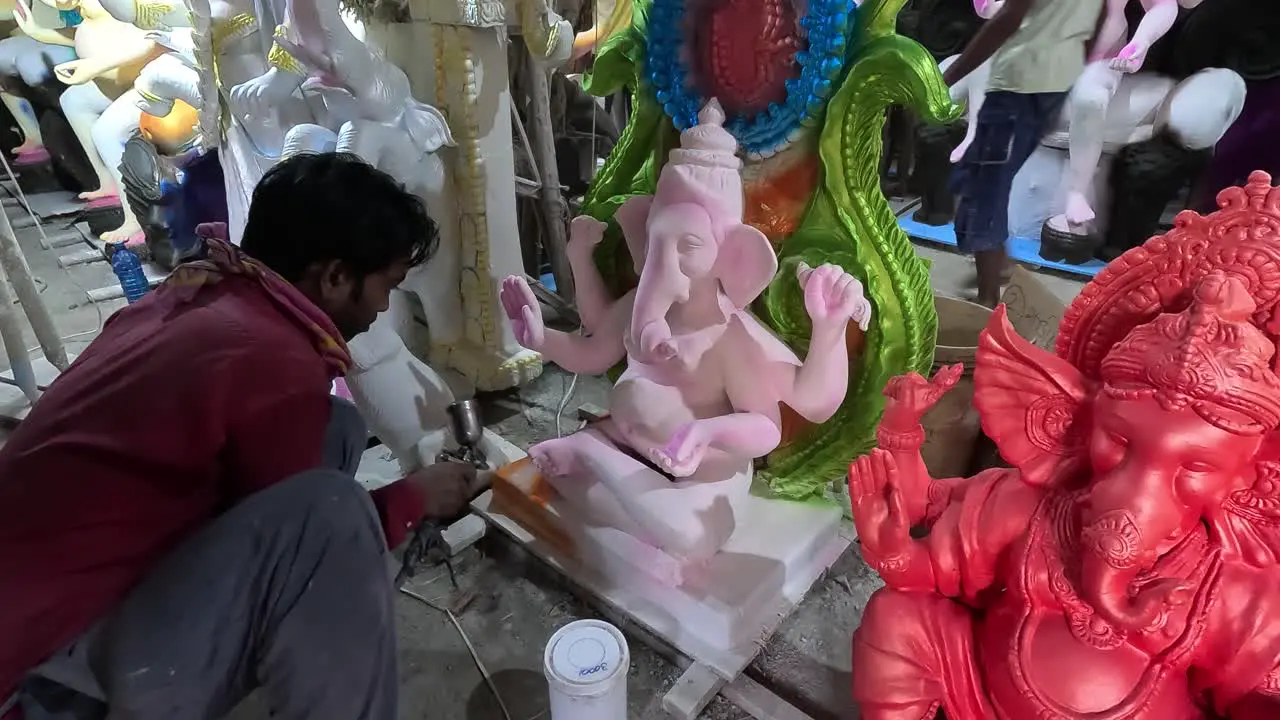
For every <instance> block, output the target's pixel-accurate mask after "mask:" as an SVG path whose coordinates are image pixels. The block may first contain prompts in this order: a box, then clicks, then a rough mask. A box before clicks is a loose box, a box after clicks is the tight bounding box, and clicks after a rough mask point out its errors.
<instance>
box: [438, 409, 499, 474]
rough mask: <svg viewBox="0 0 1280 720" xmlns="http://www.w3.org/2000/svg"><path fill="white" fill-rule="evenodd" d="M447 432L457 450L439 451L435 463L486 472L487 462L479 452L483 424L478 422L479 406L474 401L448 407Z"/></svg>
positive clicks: (482, 453)
mask: <svg viewBox="0 0 1280 720" xmlns="http://www.w3.org/2000/svg"><path fill="white" fill-rule="evenodd" d="M446 412H447V413H448V414H449V431H450V432H451V433H452V434H453V439H454V442H456V443H457V444H458V447H457V449H456V450H455V449H448V448H446V449H445V450H443V451H441V452H440V454H439V455H437V456H436V462H461V463H467V464H468V465H472V466H474V467H475V468H476V469H477V470H487V469H488V467H489V464H488V461H487V459H486V458H485V456H484V452H482V451H481V450H480V438H481V437H482V436H483V435H484V424H483V423H482V422H480V405H479V404H478V403H477V402H476V401H475V400H459V401H458V402H455V403H453V404H452V405H450V406H449V407H448V408H447V409H446Z"/></svg>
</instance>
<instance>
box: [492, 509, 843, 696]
mask: <svg viewBox="0 0 1280 720" xmlns="http://www.w3.org/2000/svg"><path fill="white" fill-rule="evenodd" d="M472 509H473V510H475V511H476V512H478V513H480V514H481V515H482V516H484V517H485V519H487V520H489V521H490V522H491V523H493V524H494V525H496V526H498V527H499V528H501V529H502V530H503V531H504V532H506V533H507V534H508V535H510V536H511V537H512V538H514V539H515V540H516V541H518V542H520V543H521V544H522V545H524V546H526V547H527V548H528V549H529V550H530V551H531V552H533V553H534V554H535V555H537V556H538V557H540V558H542V559H543V560H544V561H546V562H547V563H548V564H550V565H551V566H552V567H554V568H556V569H557V570H559V571H560V572H562V573H564V574H565V575H567V576H569V577H570V578H571V579H572V580H573V581H575V582H576V583H578V584H580V585H582V586H583V587H585V588H586V589H587V590H588V591H589V592H591V593H592V594H594V595H596V596H597V597H598V598H599V599H601V600H603V601H604V602H606V603H608V604H609V605H611V606H613V607H615V608H616V609H618V610H620V611H621V612H623V613H625V614H626V615H627V616H628V617H629V618H631V619H632V620H634V621H635V622H637V623H639V624H640V625H641V626H643V627H644V628H645V629H647V630H648V631H650V632H651V633H653V634H654V635H656V636H658V637H660V638H661V639H663V640H664V641H666V642H667V643H669V644H670V645H671V646H673V647H674V648H676V649H677V650H679V651H680V652H681V653H683V654H684V655H686V656H688V657H689V658H691V659H693V660H694V661H696V662H697V663H701V664H702V665H705V666H707V667H710V668H711V669H713V670H714V671H715V673H716V674H718V675H719V676H721V677H722V678H724V679H726V680H733V679H734V678H735V677H737V675H738V674H739V673H741V672H742V670H743V669H744V668H745V667H746V666H747V665H748V664H749V663H750V662H751V660H752V659H753V658H754V657H755V656H756V654H757V653H758V652H759V651H760V648H761V646H763V644H764V640H766V639H767V638H768V637H769V636H770V635H772V634H773V632H774V631H775V630H776V629H777V627H778V625H780V624H781V623H782V620H783V619H784V618H786V616H787V615H788V614H790V612H791V610H792V608H794V607H795V605H796V604H797V603H799V602H800V600H801V599H802V598H803V597H804V595H805V593H807V592H808V591H809V588H810V587H812V585H813V584H814V583H815V582H816V581H817V580H818V578H819V577H821V576H822V574H823V573H824V572H826V570H827V568H828V567H830V566H831V564H832V563H834V562H835V561H836V559H837V558H838V557H839V556H840V554H841V553H843V552H844V551H845V549H847V548H848V547H849V542H850V539H851V537H850V536H851V533H849V532H844V531H842V527H841V521H840V512H839V510H837V509H836V508H832V507H818V506H813V505H802V504H798V503H789V502H784V501H779V500H765V499H761V498H755V497H751V498H747V499H746V500H744V501H742V502H741V503H740V506H738V507H735V508H734V510H735V516H736V517H737V528H738V529H737V531H736V532H735V533H734V534H733V536H732V537H731V538H730V539H729V542H728V543H727V544H726V545H725V547H724V549H723V550H722V551H721V552H720V553H718V554H716V556H714V557H713V558H712V559H711V560H710V561H709V563H708V564H707V565H706V566H705V567H703V568H700V569H699V570H698V571H697V572H696V573H693V574H694V575H695V576H694V577H692V578H690V579H688V580H687V581H686V582H685V583H684V584H683V585H681V586H679V587H676V586H673V585H671V584H669V583H664V582H660V581H659V580H658V579H655V577H654V572H653V567H654V566H653V565H651V564H649V562H650V561H652V560H653V558H651V557H646V555H645V554H643V553H639V552H637V551H636V550H637V548H636V547H635V546H636V545H639V543H638V542H636V541H635V540H634V539H628V538H626V537H625V536H623V534H622V533H618V532H612V533H609V532H602V531H599V530H595V531H592V532H582V531H579V532H575V531H574V528H573V524H572V521H571V519H570V517H569V516H568V515H567V513H565V512H564V510H563V509H557V508H555V507H551V508H549V510H550V513H551V514H552V515H554V519H555V521H556V522H557V523H558V524H559V525H560V526H561V527H563V528H565V530H566V531H567V532H568V533H569V534H570V535H572V536H573V537H574V538H575V540H576V541H577V542H578V543H579V547H578V553H577V557H571V556H570V555H568V554H567V553H565V552H564V551H563V550H561V549H557V548H556V547H553V546H552V545H551V544H550V543H547V542H543V541H542V540H540V539H539V538H537V537H535V536H534V535H533V534H532V533H530V532H529V531H528V530H526V529H525V527H524V526H522V525H521V524H520V523H518V522H516V520H514V519H513V518H511V517H509V516H508V515H505V514H503V513H502V512H501V511H499V510H498V509H497V508H496V507H495V506H494V503H493V493H492V491H490V492H487V493H485V494H484V495H481V496H480V497H479V498H478V499H477V500H476V501H475V502H474V503H472ZM583 539H593V540H596V541H598V542H597V544H596V545H595V546H594V547H585V546H584V543H583ZM650 551H651V552H650V553H649V554H656V555H662V553H659V552H657V551H656V550H652V548H650ZM668 560H669V559H668ZM660 572H661V571H660Z"/></svg>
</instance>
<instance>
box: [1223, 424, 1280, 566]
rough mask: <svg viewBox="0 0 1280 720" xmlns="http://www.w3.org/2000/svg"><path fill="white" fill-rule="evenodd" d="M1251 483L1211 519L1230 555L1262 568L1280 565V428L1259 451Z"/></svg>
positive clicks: (1225, 549) (1232, 497)
mask: <svg viewBox="0 0 1280 720" xmlns="http://www.w3.org/2000/svg"><path fill="white" fill-rule="evenodd" d="M1254 467H1255V469H1256V474H1255V476H1254V478H1253V483H1252V484H1251V486H1250V487H1249V488H1247V489H1244V490H1237V491H1236V492H1234V493H1232V494H1231V496H1230V497H1228V498H1227V501H1226V502H1225V503H1223V506H1222V511H1221V512H1220V513H1218V514H1217V515H1215V516H1211V517H1209V518H1208V521H1209V527H1210V528H1212V530H1213V532H1214V534H1215V535H1216V536H1217V540H1218V542H1219V543H1220V544H1221V545H1222V548H1223V552H1224V553H1225V554H1226V555H1227V557H1233V558H1236V559H1238V560H1240V561H1242V562H1244V563H1247V564H1249V565H1252V566H1254V567H1258V568H1270V567H1274V566H1276V565H1280V431H1276V432H1273V433H1271V435H1270V436H1269V437H1268V438H1267V441H1266V443H1264V444H1263V447H1262V451H1261V452H1259V453H1258V462H1257V463H1256V464H1255V466H1254Z"/></svg>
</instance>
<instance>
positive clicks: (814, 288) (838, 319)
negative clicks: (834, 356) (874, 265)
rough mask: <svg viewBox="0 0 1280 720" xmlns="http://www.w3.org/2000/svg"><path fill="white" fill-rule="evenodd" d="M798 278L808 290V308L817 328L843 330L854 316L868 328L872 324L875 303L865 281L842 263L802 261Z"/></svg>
mask: <svg viewBox="0 0 1280 720" xmlns="http://www.w3.org/2000/svg"><path fill="white" fill-rule="evenodd" d="M796 279H797V280H798V281H799V282H800V289H801V290H803V291H804V309H805V310H806V311H807V312H808V313H809V319H810V320H811V321H813V328H814V331H815V332H820V331H822V330H830V329H836V330H843V329H844V326H845V324H846V323H848V322H849V321H850V320H853V321H854V322H856V323H858V327H859V328H861V329H862V331H863V332H866V330H867V328H868V327H869V326H870V324H871V303H870V302H869V301H868V300H867V298H866V297H865V296H864V295H863V294H862V283H860V282H858V279H857V278H855V277H854V276H852V275H850V274H849V273H847V272H845V271H844V270H842V269H840V267H839V266H838V265H831V264H827V265H821V266H819V267H817V268H813V267H809V265H807V264H806V263H803V262H802V263H800V265H799V266H798V267H797V268H796Z"/></svg>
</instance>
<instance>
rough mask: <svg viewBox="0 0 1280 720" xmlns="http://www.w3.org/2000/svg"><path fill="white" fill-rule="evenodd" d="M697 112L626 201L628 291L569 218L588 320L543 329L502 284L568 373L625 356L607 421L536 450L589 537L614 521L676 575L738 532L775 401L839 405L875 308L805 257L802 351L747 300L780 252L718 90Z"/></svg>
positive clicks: (641, 560)
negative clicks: (761, 225)
mask: <svg viewBox="0 0 1280 720" xmlns="http://www.w3.org/2000/svg"><path fill="white" fill-rule="evenodd" d="M698 119H699V122H698V124H697V125H695V126H694V127H692V128H690V129H688V130H686V131H685V132H684V133H683V134H682V136H681V138H680V147H679V148H678V149H674V150H672V151H671V155H670V158H669V161H668V163H667V164H666V165H665V166H664V167H663V169H662V173H661V176H660V177H659V180H658V184H657V190H656V194H655V195H654V196H652V197H649V196H639V197H634V198H632V199H630V200H628V201H627V202H626V203H625V204H624V205H623V206H622V207H620V208H619V209H618V211H617V214H616V220H617V222H618V224H619V225H620V226H621V227H622V230H623V233H624V235H625V237H626V241H627V246H628V249H629V250H630V253H631V257H632V258H634V259H635V263H636V270H637V271H639V276H640V281H639V286H638V287H637V288H636V289H635V290H633V291H631V292H629V293H627V294H626V295H624V296H623V297H622V298H621V299H618V300H616V301H614V300H612V299H611V298H609V297H608V295H607V294H606V291H605V289H604V283H603V281H602V279H601V277H600V276H599V274H598V272H597V271H596V268H595V266H594V264H593V263H592V260H591V252H592V248H593V246H594V245H595V243H597V242H599V239H600V238H601V236H602V235H603V232H604V227H605V226H604V224H603V223H599V222H597V221H595V220H592V219H590V218H581V217H580V218H577V219H575V220H574V224H573V238H572V239H571V242H570V248H571V250H570V254H571V258H572V262H573V268H574V282H575V287H576V289H577V296H578V302H579V310H580V312H581V315H582V318H583V325H584V331H585V333H587V334H585V335H577V334H568V333H563V332H557V331H555V330H550V329H547V328H546V327H544V325H543V322H542V317H541V314H540V311H539V309H538V303H537V301H536V300H535V299H534V296H533V293H532V292H531V291H530V289H529V286H528V285H527V284H526V283H525V281H524V280H523V279H521V278H519V277H515V276H513V277H509V278H507V279H506V280H505V282H504V283H503V287H502V302H503V306H504V308H505V310H506V312H507V314H508V316H509V317H510V318H511V320H512V323H513V327H514V328H515V332H516V337H517V339H518V340H519V341H520V343H521V344H522V345H524V346H525V347H527V348H529V349H531V350H536V351H538V352H540V353H542V354H543V355H544V356H545V357H546V358H547V359H548V360H550V361H551V362H554V363H556V364H557V365H559V366H561V367H562V368H564V369H566V370H569V371H571V372H575V373H587V374H599V373H603V372H605V371H606V370H608V369H609V368H610V367H612V366H613V365H615V364H617V363H618V362H619V361H621V360H623V359H624V358H625V359H626V361H627V365H626V371H625V372H624V373H623V374H622V376H621V377H620V378H619V379H618V382H617V384H616V385H615V386H614V388H613V391H612V394H611V396H610V403H609V404H610V407H609V412H610V416H609V417H608V418H607V419H605V420H603V421H600V422H597V423H595V424H593V425H591V426H590V427H588V428H587V429H585V430H583V431H580V432H577V433H574V434H572V435H569V436H567V437H564V438H559V439H555V440H549V441H546V442H543V443H540V444H538V445H536V446H534V447H533V448H532V449H530V451H529V454H530V456H531V457H532V459H533V461H534V463H535V464H536V466H537V468H538V470H539V471H540V472H541V474H542V476H543V478H544V479H545V480H546V481H547V482H548V483H550V484H551V485H552V486H553V487H554V489H555V490H556V492H557V493H558V494H559V495H560V496H561V497H562V498H563V499H564V500H565V501H566V502H568V503H569V504H570V505H571V506H572V508H573V510H574V511H575V513H576V514H577V515H578V516H579V518H580V519H581V520H584V521H585V523H586V524H587V525H589V526H591V527H593V528H597V529H598V530H597V531H596V532H595V534H593V535H592V538H593V540H594V542H593V543H592V544H595V545H599V544H601V543H602V542H605V540H604V539H606V538H607V537H613V536H614V534H616V533H617V532H619V531H620V532H621V533H622V534H623V535H624V536H626V537H627V538H630V539H633V540H634V543H635V547H633V548H632V549H631V550H630V551H628V552H624V553H623V554H630V555H631V556H632V557H631V560H632V562H633V563H634V564H637V565H639V566H640V567H641V568H642V569H644V570H645V571H646V572H648V573H650V574H656V575H659V576H660V579H662V580H664V581H666V582H669V583H672V584H679V583H680V582H682V580H681V577H682V576H681V573H682V572H683V570H684V568H685V567H687V566H696V565H697V564H698V562H699V561H703V560H706V559H708V558H710V557H711V556H713V555H714V554H715V553H716V552H717V551H719V550H720V549H721V548H722V547H723V546H724V545H725V543H726V542H727V541H728V539H729V537H730V536H731V535H732V534H733V531H734V528H735V525H736V524H737V522H739V521H740V520H741V518H738V517H736V511H737V509H738V508H740V507H742V504H743V501H744V499H745V498H746V497H747V495H748V490H749V487H750V484H751V476H752V462H753V460H754V459H755V458H759V457H761V456H764V455H766V454H768V453H769V452H770V451H772V450H773V449H774V448H776V447H777V446H778V443H779V442H780V438H781V433H780V417H779V415H780V407H779V404H780V403H785V404H787V405H788V406H790V407H791V408H793V409H794V410H795V411H796V412H798V413H799V414H801V415H802V416H804V417H805V418H806V419H808V420H810V421H812V422H815V423H821V422H824V421H826V420H827V419H829V418H830V417H831V416H832V414H834V413H835V411H836V409H837V408H838V407H839V405H840V403H841V402H842V401H843V399H844V397H845V391H846V389H847V384H848V375H849V357H848V354H847V351H846V346H845V330H846V326H847V324H848V322H849V321H850V319H853V320H854V321H856V322H858V323H860V324H861V325H862V327H863V328H864V329H865V328H866V327H867V323H868V321H869V319H870V312H871V311H870V304H869V303H868V302H867V300H866V299H865V298H864V297H863V294H862V286H861V285H860V284H859V283H858V281H857V280H856V279H854V278H853V276H851V275H849V274H848V273H845V272H843V271H842V270H841V269H840V268H838V267H835V266H831V265H824V266H822V267H819V268H816V269H812V268H809V267H806V266H801V268H800V269H799V281H800V283H801V284H802V286H803V287H804V290H805V305H806V308H807V309H808V312H809V316H810V318H811V319H812V322H813V332H812V342H811V344H810V347H809V352H808V356H807V359H806V360H805V361H804V362H803V363H802V362H801V361H800V360H799V358H797V357H796V355H795V353H793V352H792V351H791V350H790V349H789V348H788V347H787V346H786V345H785V344H784V343H783V342H782V341H781V340H779V339H778V338H777V337H776V336H774V335H773V334H772V333H771V332H770V331H769V330H768V329H766V328H765V327H764V326H763V325H761V324H760V322H759V321H757V320H756V319H755V318H754V317H752V315H751V313H749V312H747V311H746V309H745V308H746V307H747V306H748V305H749V304H750V303H751V301H753V300H754V299H755V298H756V297H757V296H759V295H760V294H761V293H762V292H763V291H764V289H765V288H766V287H767V286H768V285H769V283H770V282H771V281H772V280H773V277H774V275H775V273H776V272H777V269H778V261H777V257H776V256H775V255H774V252H773V249H772V248H771V247H770V245H769V241H768V240H767V239H766V238H765V236H764V235H763V234H761V233H760V231H758V230H756V229H755V228H753V227H751V226H749V225H746V224H744V223H743V221H742V217H743V185H742V177H741V174H740V168H741V162H740V161H739V160H738V158H737V157H736V155H735V153H736V151H737V141H736V140H735V139H734V137H733V136H732V135H730V134H729V132H728V131H726V130H725V129H724V128H723V127H722V123H723V122H724V113H723V111H722V110H721V108H720V105H719V103H717V102H716V101H715V100H712V101H710V102H709V103H708V104H707V106H706V107H705V108H704V109H703V110H702V112H701V114H699V116H698ZM782 504H785V503H782ZM633 540H623V541H621V542H632V541H633ZM619 542H620V541H618V540H617V539H616V537H615V538H614V540H612V541H610V543H611V544H612V546H613V551H614V552H622V551H620V550H618V547H619V545H618V543H619ZM606 544H609V543H606ZM645 548H648V549H649V550H647V551H646V549H645ZM654 548H656V549H659V550H661V553H654V552H652V550H653V549H654ZM646 553H649V555H646Z"/></svg>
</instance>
